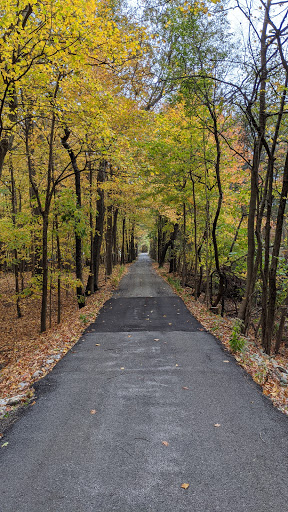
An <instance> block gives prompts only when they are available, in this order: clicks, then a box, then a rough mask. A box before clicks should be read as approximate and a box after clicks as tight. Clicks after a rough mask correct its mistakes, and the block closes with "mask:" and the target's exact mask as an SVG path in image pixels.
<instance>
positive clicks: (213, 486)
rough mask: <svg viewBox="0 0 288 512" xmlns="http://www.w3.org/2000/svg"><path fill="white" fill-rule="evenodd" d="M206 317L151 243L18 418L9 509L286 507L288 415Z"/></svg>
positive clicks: (139, 511) (2, 468)
mask: <svg viewBox="0 0 288 512" xmlns="http://www.w3.org/2000/svg"><path fill="white" fill-rule="evenodd" d="M200 329H201V326H200V325H199V324H198V322H197V321H196V320H195V319H194V318H193V317H192V316H191V315H190V313H189V312H188V311H187V309H186V307H185V306H184V304H183V303H182V301H181V300H180V299H179V298H178V297H176V296H175V295H174V294H173V292H172V290H171V288H170V287H169V286H168V285H167V284H166V283H165V282H164V281H163V280H162V279H161V278H159V277H158V276H157V275H156V273H155V272H154V271H153V270H152V267H151V265H150V261H149V259H148V257H147V256H143V255H142V256H140V258H139V260H138V261H137V262H136V263H135V264H134V265H133V266H132V267H131V269H130V271H129V273H128V274H127V275H126V276H125V277H124V279H123V280H122V283H121V286H120V289H119V291H118V292H117V293H115V295H114V297H113V299H111V300H109V301H108V302H107V303H106V305H105V307H104V308H103V310H102V311H101V313H100V315H99V316H98V318H97V319H96V322H95V323H94V324H92V325H91V326H90V327H89V329H88V330H87V333H86V334H85V335H84V336H83V337H82V338H81V339H80V341H79V342H78V343H77V344H76V345H75V347H74V349H73V350H71V351H70V352H69V353H68V354H67V355H66V356H65V357H64V358H63V359H62V360H61V361H60V362H59V363H58V364H57V366H56V367H55V368H54V370H53V371H52V372H51V373H50V374H49V375H48V376H47V377H45V378H44V379H42V381H41V382H40V383H39V385H38V389H37V396H38V398H37V401H36V404H35V405H34V406H32V407H29V409H28V410H27V412H26V413H25V414H24V415H23V416H22V417H21V419H20V420H19V421H18V422H17V423H15V424H14V425H13V427H12V428H11V429H10V431H8V433H7V436H6V437H5V442H9V444H8V445H7V446H6V447H4V448H1V449H0V472H1V473H0V511H1V512H46V511H47V512H48V511H49V512H62V511H65V512H90V511H91V512H92V511H93V512H112V511H117V512H147V511H153V512H216V511H220V512H240V511H245V512H282V511H283V512H286V511H287V510H288V485H287V484H288V471H287V469H288V467H287V455H288V419H287V417H286V416H284V415H283V414H281V413H280V412H278V411H277V410H276V409H274V408H273V407H272V405H271V404H270V402H269V401H268V399H266V398H265V397H264V396H263V395H262V394H261V392H260V390H259V389H258V387H257V386H256V385H255V384H254V383H253V382H252V381H251V379H250V378H249V377H248V376H246V375H245V373H244V372H243V371H242V370H241V368H240V367H238V366H237V364H236V362H235V361H234V360H233V359H232V358H230V357H229V355H227V353H226V352H224V351H223V349H222V347H221V345H220V344H219V343H218V342H217V340H216V339H215V338H214V337H213V336H212V335H210V334H208V333H206V332H204V331H202V330H200ZM227 360H228V361H229V362H228V363H227V362H224V361H227ZM183 388H185V389H183ZM186 388H188V389H186ZM94 410H95V411H96V412H95V413H94V414H91V412H90V411H93V412H94ZM215 424H219V425H220V426H219V427H215V426H214V425H215ZM163 441H166V442H167V443H169V444H168V446H165V445H164V444H163V443H162V442H163ZM182 483H189V484H190V486H189V488H188V489H187V490H184V489H182V488H181V484H182Z"/></svg>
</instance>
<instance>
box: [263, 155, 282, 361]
mask: <svg viewBox="0 0 288 512" xmlns="http://www.w3.org/2000/svg"><path fill="white" fill-rule="evenodd" d="M287 194H288V152H287V154H286V159H285V165H284V171H283V184H282V190H281V196H280V202H279V207H278V214H277V223H276V229H275V237H274V245H273V251H272V258H271V265H270V270H269V297H268V309H267V325H269V329H266V332H265V337H264V339H263V348H264V350H265V352H267V354H270V352H271V340H272V336H273V328H274V320H275V307H276V296H277V289H276V276H277V267H278V261H279V252H280V246H281V239H282V230H283V221H284V214H285V208H286V202H287Z"/></svg>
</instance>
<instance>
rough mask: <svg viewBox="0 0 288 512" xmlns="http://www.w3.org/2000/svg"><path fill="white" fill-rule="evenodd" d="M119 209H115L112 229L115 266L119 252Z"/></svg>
mask: <svg viewBox="0 0 288 512" xmlns="http://www.w3.org/2000/svg"><path fill="white" fill-rule="evenodd" d="M118 213H119V208H114V213H113V228H112V247H113V259H112V261H113V265H116V264H117V262H118V250H117V220H118Z"/></svg>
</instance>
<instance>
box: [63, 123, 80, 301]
mask: <svg viewBox="0 0 288 512" xmlns="http://www.w3.org/2000/svg"><path fill="white" fill-rule="evenodd" d="M70 134H71V132H70V130H68V128H65V136H64V137H61V143H62V146H63V147H64V148H65V149H66V151H67V152H68V154H69V157H70V160H71V164H72V168H73V171H74V178H75V193H76V207H77V209H78V210H79V211H81V179H80V170H79V167H78V164H77V159H76V156H75V154H74V151H73V150H72V149H71V147H70V145H69V144H68V142H67V141H68V139H69V137H70ZM78 224H79V221H78V220H77V221H76V224H75V266H76V278H77V280H78V284H77V287H76V295H77V302H78V307H79V309H81V308H83V307H84V306H85V294H84V292H83V284H82V281H83V274H82V238H81V234H80V233H79V226H78Z"/></svg>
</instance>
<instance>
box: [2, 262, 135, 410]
mask: <svg viewBox="0 0 288 512" xmlns="http://www.w3.org/2000/svg"><path fill="white" fill-rule="evenodd" d="M127 271H128V266H127V267H126V269H125V270H124V272H123V274H122V275H120V271H119V266H117V267H115V268H114V270H113V274H112V276H111V278H110V279H108V280H106V279H105V272H104V270H103V269H102V271H101V272H102V273H101V274H100V281H99V282H100V290H99V291H98V292H96V293H95V294H93V295H91V296H90V297H88V298H87V300H86V306H85V307H84V308H82V309H81V313H80V312H79V309H78V305H77V301H76V293H75V292H74V290H70V291H69V292H67V291H66V290H62V303H63V307H62V319H63V320H62V322H61V324H59V325H57V323H56V318H57V308H56V297H54V296H53V297H52V299H53V300H52V310H51V311H52V315H51V318H52V326H51V328H50V329H48V330H47V331H46V332H45V333H42V334H40V305H41V302H40V298H35V296H34V297H33V296H32V297H28V298H26V299H22V300H21V310H22V313H23V317H22V318H17V317H16V307H15V302H14V298H13V297H14V277H13V275H12V274H11V275H10V274H9V275H7V274H5V275H3V274H0V289H1V297H0V323H1V331H2V332H1V339H0V369H1V366H2V370H1V372H0V397H1V398H7V397H11V396H15V395H18V394H20V393H21V394H22V393H23V394H25V395H26V396H27V397H28V398H31V397H32V396H33V390H32V389H31V385H32V384H33V382H35V381H36V380H38V379H39V378H42V377H44V376H45V375H46V374H47V373H48V372H49V371H50V370H51V369H52V368H53V366H55V364H56V363H57V362H58V361H59V360H60V359H61V358H62V357H63V356H64V355H65V354H66V353H67V352H68V350H70V349H71V348H72V347H73V345H74V344H75V343H76V341H77V340H78V339H79V338H80V336H81V334H82V333H83V331H84V330H85V329H86V328H87V325H89V324H90V323H91V322H92V321H94V320H95V318H96V316H97V314H98V312H99V310H100V309H101V307H102V306H103V304H104V302H105V301H106V300H107V299H109V298H110V297H111V295H112V293H113V290H114V289H115V286H116V285H117V284H118V282H119V280H120V277H122V276H123V275H124V274H125V272H127ZM112 283H113V284H112ZM54 295H56V290H55V294H54ZM48 325H49V317H48ZM99 346H100V344H99ZM7 410H8V411H9V407H7Z"/></svg>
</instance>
